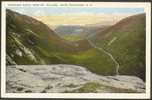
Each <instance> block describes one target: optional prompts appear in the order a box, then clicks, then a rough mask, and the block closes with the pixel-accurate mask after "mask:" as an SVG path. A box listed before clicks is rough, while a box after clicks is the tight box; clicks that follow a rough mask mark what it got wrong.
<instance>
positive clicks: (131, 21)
mask: <svg viewBox="0 0 152 100" xmlns="http://www.w3.org/2000/svg"><path fill="white" fill-rule="evenodd" d="M145 34H146V32H145V14H139V15H134V16H131V17H128V18H125V19H123V20H121V21H120V22H118V23H117V24H115V25H113V26H112V27H109V28H108V29H106V30H104V31H103V32H101V33H98V34H97V35H96V36H94V37H92V38H91V40H92V41H94V43H95V44H96V45H97V46H98V47H101V48H103V49H105V50H106V51H107V52H109V53H111V54H112V55H113V57H114V58H115V59H116V60H117V62H118V63H119V65H120V68H119V73H120V74H127V75H128V74H130V75H136V76H139V77H141V78H142V79H145V36H146V35H145Z"/></svg>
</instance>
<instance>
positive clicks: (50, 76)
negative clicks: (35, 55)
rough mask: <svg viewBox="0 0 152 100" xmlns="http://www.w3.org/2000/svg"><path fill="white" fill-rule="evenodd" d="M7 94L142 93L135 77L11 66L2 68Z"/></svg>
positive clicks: (57, 67) (59, 66)
mask: <svg viewBox="0 0 152 100" xmlns="http://www.w3.org/2000/svg"><path fill="white" fill-rule="evenodd" d="M6 70H7V74H6V92H7V93H90V92H91V93H144V92H145V83H144V82H143V81H142V80H141V79H140V78H138V77H136V76H127V75H116V76H101V75H97V74H95V73H92V72H90V71H88V70H87V69H86V68H84V67H81V66H76V65H66V64H57V65H14V66H7V68H6Z"/></svg>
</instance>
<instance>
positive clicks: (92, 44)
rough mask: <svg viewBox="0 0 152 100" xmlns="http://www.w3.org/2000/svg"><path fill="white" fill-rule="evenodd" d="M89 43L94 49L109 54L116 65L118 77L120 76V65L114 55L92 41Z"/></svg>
mask: <svg viewBox="0 0 152 100" xmlns="http://www.w3.org/2000/svg"><path fill="white" fill-rule="evenodd" d="M87 40H88V42H89V43H90V45H91V46H93V47H94V48H96V49H97V50H99V51H101V52H104V53H105V54H107V55H108V56H109V57H110V58H111V59H112V61H113V62H114V63H115V64H116V75H119V66H120V65H119V63H118V62H117V61H116V59H115V58H114V57H113V55H112V54H111V53H109V52H107V51H106V50H104V49H103V48H101V47H97V46H96V45H95V44H94V43H92V42H91V40H89V39H87Z"/></svg>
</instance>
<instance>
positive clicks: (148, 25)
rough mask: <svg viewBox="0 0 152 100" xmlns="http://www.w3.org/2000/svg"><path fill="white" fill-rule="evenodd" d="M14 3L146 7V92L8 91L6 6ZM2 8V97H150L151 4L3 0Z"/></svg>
mask: <svg viewBox="0 0 152 100" xmlns="http://www.w3.org/2000/svg"><path fill="white" fill-rule="evenodd" d="M13 3H15V4H16V3H19V4H20V3H24V4H27V3H37V4H39V3H50V4H52V3H78V4H82V3H84V4H85V3H87V4H89V3H91V4H92V7H104V8H105V7H115V8H138V7H140V8H144V10H145V13H146V93H45V94H44V93H43V94H42V93H29V94H28V93H6V90H5V88H6V84H5V82H6V65H5V64H6V60H5V59H6V20H5V19H6V7H7V4H13ZM1 7H2V9H1V12H2V13H1V15H2V16H1V29H2V30H1V35H2V36H1V43H2V44H1V96H2V98H92V99H93V98H106V99H111V98H113V99H114V98H117V99H121V98H126V99H135V98H138V99H139V98H140V99H148V98H150V88H151V84H150V81H151V76H150V73H151V65H150V62H151V4H150V3H148V2H147V3H146V2H138V3H137V2H125V3H123V2H36V1H35V2H33V1H28V2H23V1H19V2H17V1H3V2H2V6H1Z"/></svg>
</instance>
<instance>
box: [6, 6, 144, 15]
mask: <svg viewBox="0 0 152 100" xmlns="http://www.w3.org/2000/svg"><path fill="white" fill-rule="evenodd" d="M8 9H11V10H13V11H16V12H19V13H22V14H26V15H30V16H48V15H60V14H128V13H129V14H130V13H131V14H134V13H135V14H137V13H144V9H143V8H101V7H100V8H95V7H92V8H91V7H76V8H74V7H9V8H8Z"/></svg>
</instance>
